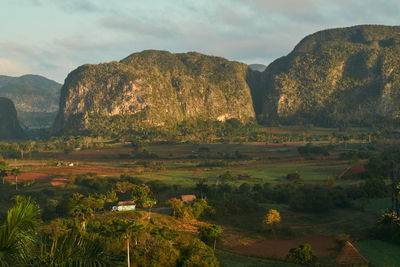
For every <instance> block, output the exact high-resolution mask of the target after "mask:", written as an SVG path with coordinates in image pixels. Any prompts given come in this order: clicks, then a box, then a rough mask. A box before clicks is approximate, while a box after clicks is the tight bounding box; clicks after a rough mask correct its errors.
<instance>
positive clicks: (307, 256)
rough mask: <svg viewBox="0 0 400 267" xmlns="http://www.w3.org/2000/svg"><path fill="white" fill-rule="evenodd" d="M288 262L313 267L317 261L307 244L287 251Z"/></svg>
mask: <svg viewBox="0 0 400 267" xmlns="http://www.w3.org/2000/svg"><path fill="white" fill-rule="evenodd" d="M286 260H287V261H289V262H293V263H297V264H301V265H306V266H313V265H314V264H315V262H316V260H317V257H316V256H315V254H314V252H313V251H312V249H311V246H310V245H309V244H304V245H300V246H298V247H297V248H292V249H290V251H289V255H288V256H287V257H286Z"/></svg>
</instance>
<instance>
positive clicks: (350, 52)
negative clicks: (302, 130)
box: [257, 25, 400, 126]
mask: <svg viewBox="0 0 400 267" xmlns="http://www.w3.org/2000/svg"><path fill="white" fill-rule="evenodd" d="M399 62H400V27H398V26H377V25H362V26H354V27H349V28H339V29H331V30H325V31H320V32H317V33H314V34H312V35H310V36H307V37H306V38H304V39H303V40H302V41H301V42H300V43H299V44H298V45H297V46H296V47H295V48H294V50H293V51H292V52H291V53H290V54H288V55H287V56H285V57H282V58H279V59H277V60H276V61H275V62H273V63H272V64H270V65H269V66H268V68H267V69H266V70H265V71H264V73H263V76H262V78H261V79H259V80H257V84H258V85H259V86H260V87H261V88H262V89H260V90H259V91H258V92H257V93H258V95H257V98H258V99H259V98H262V101H260V102H259V103H258V104H259V107H258V108H259V110H260V111H261V112H260V113H261V114H262V115H261V116H260V118H261V120H263V121H264V122H267V123H271V122H281V123H282V122H284V123H288V124H297V123H314V124H318V125H326V126H331V125H338V124H343V123H344V124H353V125H359V124H364V125H365V124H366V125H371V124H374V123H382V122H385V123H388V122H390V123H391V122H393V121H397V120H398V119H399V117H400V105H399V104H400V65H399ZM260 84H261V85H260Z"/></svg>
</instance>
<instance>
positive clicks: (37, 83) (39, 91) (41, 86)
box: [0, 74, 62, 128]
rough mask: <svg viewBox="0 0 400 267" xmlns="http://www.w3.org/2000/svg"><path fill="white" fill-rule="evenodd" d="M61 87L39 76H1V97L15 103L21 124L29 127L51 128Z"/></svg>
mask: <svg viewBox="0 0 400 267" xmlns="http://www.w3.org/2000/svg"><path fill="white" fill-rule="evenodd" d="M61 86H62V85H61V84H59V83H57V82H55V81H52V80H49V79H47V78H45V77H43V76H39V75H31V74H29V75H23V76H21V77H10V76H4V75H0V97H6V98H9V99H11V100H12V101H13V102H14V104H15V107H16V109H17V112H18V115H19V119H20V122H21V123H22V124H23V125H25V126H27V127H33V128H38V127H49V126H50V125H51V124H52V123H53V120H54V118H55V115H56V113H57V111H58V106H59V98H60V88H61Z"/></svg>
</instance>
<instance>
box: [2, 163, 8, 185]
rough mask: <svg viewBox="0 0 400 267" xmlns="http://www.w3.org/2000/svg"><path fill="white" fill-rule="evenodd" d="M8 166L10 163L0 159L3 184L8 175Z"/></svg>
mask: <svg viewBox="0 0 400 267" xmlns="http://www.w3.org/2000/svg"><path fill="white" fill-rule="evenodd" d="M7 167H8V163H7V162H6V161H5V160H0V177H1V178H2V179H3V184H4V177H6V176H7Z"/></svg>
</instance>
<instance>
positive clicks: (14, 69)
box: [0, 57, 30, 76]
mask: <svg viewBox="0 0 400 267" xmlns="http://www.w3.org/2000/svg"><path fill="white" fill-rule="evenodd" d="M29 72H30V69H29V68H28V67H27V66H26V65H24V64H23V63H21V62H18V61H15V60H12V59H8V58H1V57H0V74H1V75H8V76H21V75H23V74H27V73H29Z"/></svg>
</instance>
